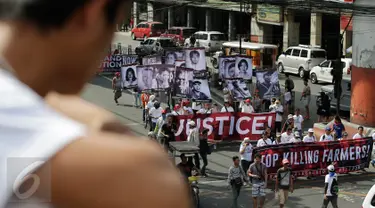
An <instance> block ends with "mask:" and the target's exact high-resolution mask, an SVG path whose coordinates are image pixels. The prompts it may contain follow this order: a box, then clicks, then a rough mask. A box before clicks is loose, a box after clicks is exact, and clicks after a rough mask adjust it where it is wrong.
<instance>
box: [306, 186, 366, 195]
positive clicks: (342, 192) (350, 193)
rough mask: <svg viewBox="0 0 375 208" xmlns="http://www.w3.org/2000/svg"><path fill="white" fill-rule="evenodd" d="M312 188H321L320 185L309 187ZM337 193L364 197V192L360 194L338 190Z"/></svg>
mask: <svg viewBox="0 0 375 208" xmlns="http://www.w3.org/2000/svg"><path fill="white" fill-rule="evenodd" d="M311 189H313V190H323V188H322V187H311ZM339 194H345V195H351V196H360V197H365V196H366V194H361V193H355V192H350V191H339Z"/></svg>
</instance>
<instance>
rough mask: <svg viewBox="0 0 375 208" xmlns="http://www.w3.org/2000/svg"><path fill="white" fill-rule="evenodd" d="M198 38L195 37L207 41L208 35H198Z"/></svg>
mask: <svg viewBox="0 0 375 208" xmlns="http://www.w3.org/2000/svg"><path fill="white" fill-rule="evenodd" d="M196 35H197V36H196V37H195V38H196V39H198V40H207V38H208V35H207V34H196Z"/></svg>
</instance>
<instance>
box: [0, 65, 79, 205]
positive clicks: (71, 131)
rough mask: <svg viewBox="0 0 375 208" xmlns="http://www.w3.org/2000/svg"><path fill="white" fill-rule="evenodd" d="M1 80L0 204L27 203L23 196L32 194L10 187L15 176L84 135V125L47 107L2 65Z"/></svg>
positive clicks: (23, 173)
mask: <svg viewBox="0 0 375 208" xmlns="http://www.w3.org/2000/svg"><path fill="white" fill-rule="evenodd" d="M0 83H1V84H0V207H1V208H2V207H15V205H17V204H18V205H17V207H30V205H31V204H30V203H25V200H26V201H27V200H30V198H31V197H27V195H23V196H22V195H20V194H15V193H14V191H13V186H14V184H18V183H17V181H19V180H17V178H19V177H21V178H23V177H24V176H26V175H29V174H30V173H32V172H34V171H35V170H36V169H37V168H38V167H40V165H42V164H43V161H46V160H48V159H49V158H51V157H52V156H54V155H55V154H56V152H58V151H59V150H61V149H62V148H64V146H65V145H67V144H69V143H70V142H72V140H74V139H76V138H79V137H81V136H84V135H85V134H86V129H85V127H84V126H83V125H82V124H79V123H77V122H75V121H73V120H71V119H69V118H67V117H65V116H63V115H61V114H59V113H57V112H55V111H54V110H52V109H51V108H49V107H48V106H47V105H46V104H45V103H44V100H43V98H41V97H40V96H39V95H37V94H36V93H35V92H34V91H32V90H31V89H30V88H29V87H28V86H26V85H25V84H23V83H21V82H20V81H18V80H17V79H16V78H15V77H13V75H12V74H10V73H9V72H7V71H5V70H2V69H0ZM34 182H35V181H34ZM34 185H35V186H36V185H37V184H35V183H34ZM31 189H32V188H31ZM30 191H32V190H30ZM23 197H26V199H23V200H24V201H23V200H21V198H23ZM15 201H16V202H20V203H14V202H15ZM22 202H24V203H22ZM48 204H49V203H45V205H47V206H44V205H43V206H41V204H39V206H35V207H38V208H40V207H48V206H49V205H48ZM19 205H21V206H19ZM31 207H34V206H31Z"/></svg>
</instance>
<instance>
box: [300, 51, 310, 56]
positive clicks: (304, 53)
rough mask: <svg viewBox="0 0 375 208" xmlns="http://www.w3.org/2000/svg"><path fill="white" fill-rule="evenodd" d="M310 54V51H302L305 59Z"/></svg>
mask: <svg viewBox="0 0 375 208" xmlns="http://www.w3.org/2000/svg"><path fill="white" fill-rule="evenodd" d="M308 53H309V51H308V50H302V51H301V57H303V58H307V54H308Z"/></svg>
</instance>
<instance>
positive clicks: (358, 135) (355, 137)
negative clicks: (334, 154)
mask: <svg viewBox="0 0 375 208" xmlns="http://www.w3.org/2000/svg"><path fill="white" fill-rule="evenodd" d="M365 137H366V136H365V135H362V136H361V135H360V134H359V133H356V134H354V136H353V139H362V138H365Z"/></svg>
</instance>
